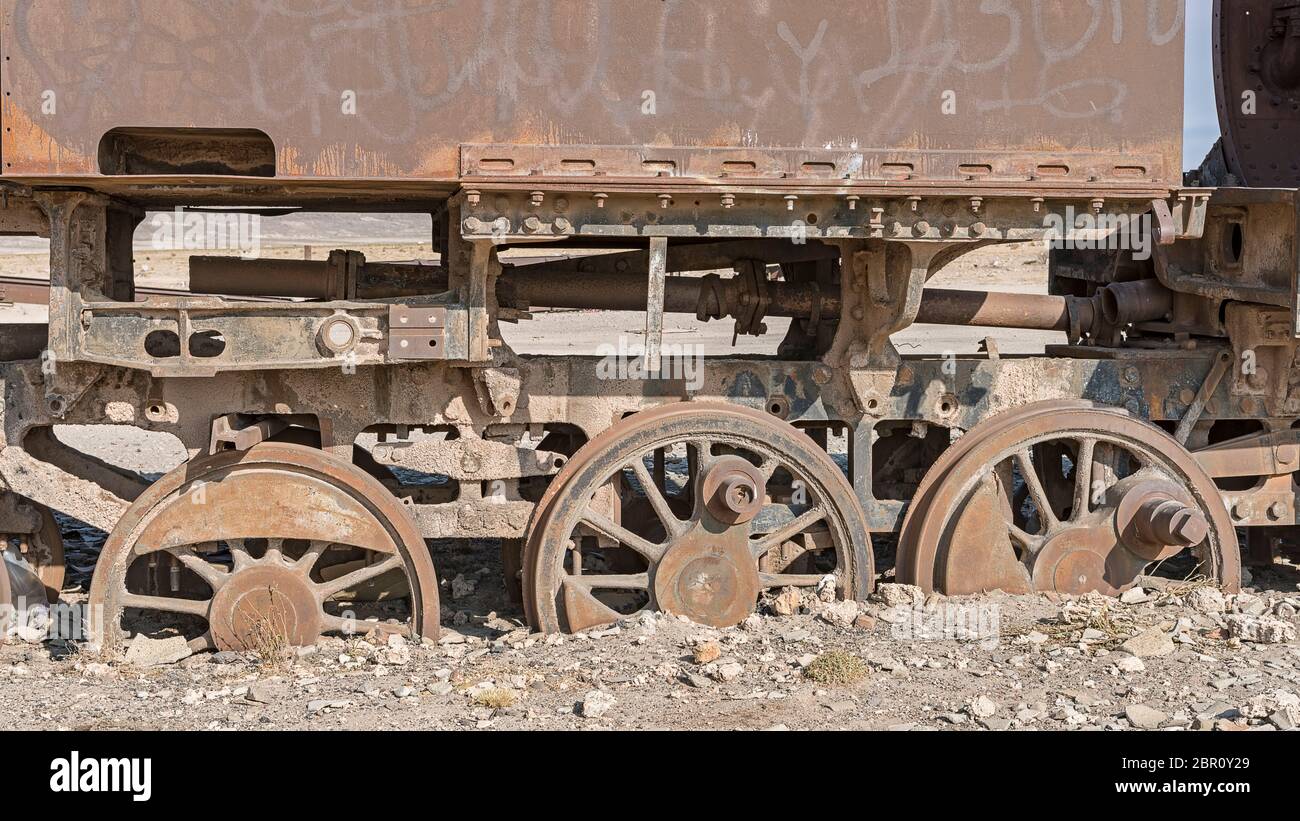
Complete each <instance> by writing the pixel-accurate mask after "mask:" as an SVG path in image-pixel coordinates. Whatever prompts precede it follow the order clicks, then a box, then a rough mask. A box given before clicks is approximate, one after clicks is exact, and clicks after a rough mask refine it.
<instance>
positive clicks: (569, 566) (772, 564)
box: [524, 403, 873, 632]
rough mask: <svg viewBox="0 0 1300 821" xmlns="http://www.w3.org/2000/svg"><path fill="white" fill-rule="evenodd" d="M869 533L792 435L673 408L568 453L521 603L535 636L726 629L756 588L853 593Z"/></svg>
mask: <svg viewBox="0 0 1300 821" xmlns="http://www.w3.org/2000/svg"><path fill="white" fill-rule="evenodd" d="M869 545H870V542H869V537H868V534H867V531H866V527H865V520H864V516H863V514H862V511H861V509H860V507H859V505H858V503H857V500H856V497H855V496H854V494H853V489H852V488H851V487H850V486H849V483H848V481H847V480H846V479H845V478H844V474H843V472H842V471H841V470H840V468H839V467H838V466H837V465H836V463H835V462H834V460H833V459H831V457H830V456H829V455H828V454H827V453H826V451H825V450H823V449H821V448H820V447H819V446H818V445H817V443H816V442H814V440H813V439H812V438H811V437H809V436H808V435H806V434H804V433H802V432H800V431H799V430H798V429H796V428H794V427H792V426H790V425H788V424H786V423H784V422H779V421H777V420H775V419H773V418H772V417H770V416H767V415H765V414H763V413H760V412H758V411H753V410H749V409H746V408H739V407H732V406H729V405H720V404H704V403H683V404H678V405H669V406H665V407H661V408H657V409H654V410H650V411H645V412H643V413H639V414H636V415H634V416H631V417H628V418H627V419H624V420H622V421H620V422H619V423H617V424H615V425H614V426H613V427H611V428H610V429H609V430H607V431H605V432H604V433H603V434H601V435H600V436H598V437H596V438H595V439H593V440H592V441H591V442H590V443H588V444H587V445H586V446H585V447H584V448H583V449H582V450H580V451H578V453H577V454H576V455H574V457H573V458H572V459H570V461H569V463H568V464H567V465H566V466H565V468H564V470H563V471H561V472H560V474H559V475H558V476H557V477H556V478H555V480H554V481H553V482H552V484H551V487H550V488H549V489H548V491H547V493H546V495H545V496H544V497H543V499H542V500H541V502H540V504H539V505H538V508H537V513H536V514H535V516H534V520H533V526H532V528H531V530H530V532H529V539H528V542H527V545H526V547H525V557H524V582H525V584H524V596H525V602H526V605H527V607H528V611H529V617H530V618H531V619H533V624H534V625H535V626H536V627H538V628H539V629H541V630H543V631H546V632H558V631H570V632H573V631H579V630H585V629H587V628H590V627H596V626H600V625H605V624H610V623H613V622H615V621H618V620H619V619H621V618H625V617H626V616H629V615H632V614H634V613H637V612H640V611H642V610H664V611H667V612H669V613H672V614H674V615H681V616H686V617H688V618H690V619H691V620H692V621H695V622H697V623H700V624H707V625H712V626H716V627H724V626H730V625H735V624H738V623H740V622H741V621H742V620H743V619H744V618H745V617H746V616H747V615H749V614H750V613H751V612H753V610H754V606H755V603H756V602H757V599H758V597H759V595H760V593H761V592H762V591H763V590H766V589H770V588H779V587H815V586H817V585H818V584H819V583H821V581H822V580H823V579H825V578H826V577H828V576H830V577H832V578H833V579H834V582H835V587H836V592H837V594H838V595H839V596H841V597H845V598H855V597H861V596H865V595H866V593H868V592H869V590H870V585H871V579H872V574H873V566H872V558H871V553H870V550H869Z"/></svg>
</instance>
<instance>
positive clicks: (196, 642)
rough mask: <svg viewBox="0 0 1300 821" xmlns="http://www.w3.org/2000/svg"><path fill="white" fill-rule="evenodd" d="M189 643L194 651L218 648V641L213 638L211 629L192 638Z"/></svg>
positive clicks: (200, 651)
mask: <svg viewBox="0 0 1300 821" xmlns="http://www.w3.org/2000/svg"><path fill="white" fill-rule="evenodd" d="M188 644H189V646H190V652H193V653H202V652H204V651H205V650H216V649H217V642H216V639H214V638H212V631H211V630H208V631H206V632H204V634H203V635H201V636H199V637H197V638H192V639H190V640H189V642H188Z"/></svg>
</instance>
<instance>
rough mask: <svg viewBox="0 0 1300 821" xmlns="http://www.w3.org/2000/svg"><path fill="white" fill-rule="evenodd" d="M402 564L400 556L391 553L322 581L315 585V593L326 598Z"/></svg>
mask: <svg viewBox="0 0 1300 821" xmlns="http://www.w3.org/2000/svg"><path fill="white" fill-rule="evenodd" d="M401 566H402V557H401V556H398V555H396V554H394V555H391V556H389V557H387V558H386V559H384V560H383V561H381V562H376V563H374V564H368V565H366V566H365V567H361V568H358V569H356V570H353V571H352V572H351V573H344V574H343V575H342V576H339V577H338V578H337V579H331V580H330V581H327V582H323V583H321V584H318V585H316V593H317V595H318V596H319V597H320V598H321V599H327V598H329V597H330V596H333V595H335V594H336V593H342V592H343V591H344V590H347V589H348V588H350V587H355V586H356V585H359V584H361V583H362V582H366V581H369V580H371V579H373V578H375V577H377V576H382V575H383V574H385V573H387V572H388V571H390V570H393V569H395V568H399V567H401Z"/></svg>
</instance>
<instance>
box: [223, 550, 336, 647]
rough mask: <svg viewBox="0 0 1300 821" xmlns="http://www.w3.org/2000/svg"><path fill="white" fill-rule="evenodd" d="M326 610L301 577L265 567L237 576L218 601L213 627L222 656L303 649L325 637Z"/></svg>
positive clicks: (249, 570)
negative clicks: (269, 648) (274, 647)
mask: <svg viewBox="0 0 1300 821" xmlns="http://www.w3.org/2000/svg"><path fill="white" fill-rule="evenodd" d="M320 612H321V609H320V604H319V603H318V602H317V601H316V598H315V597H314V596H313V595H312V592H311V589H310V588H309V587H308V586H307V583H306V582H305V581H304V580H303V579H302V577H301V576H299V575H297V574H296V573H294V572H293V571H291V570H289V569H288V568H280V567H270V566H259V567H250V568H248V569H246V570H241V571H239V572H237V573H235V574H234V575H233V576H232V577H231V579H230V581H229V582H227V583H226V584H225V585H223V586H222V587H221V589H220V590H218V591H217V593H216V595H214V596H213V597H212V606H211V609H210V610H209V615H208V623H209V625H210V626H211V628H212V638H213V641H214V642H215V643H216V645H217V649H219V650H238V651H245V650H254V649H257V648H258V647H259V646H266V644H268V643H277V644H278V643H281V642H283V643H285V644H286V645H287V646H301V645H308V644H313V643H315V641H316V639H317V637H318V636H319V635H320V632H321V626H320Z"/></svg>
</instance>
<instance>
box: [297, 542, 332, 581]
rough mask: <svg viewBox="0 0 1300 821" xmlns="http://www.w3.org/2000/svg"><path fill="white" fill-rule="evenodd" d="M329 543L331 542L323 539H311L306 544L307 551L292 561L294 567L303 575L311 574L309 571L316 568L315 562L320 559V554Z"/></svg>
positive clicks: (328, 546)
mask: <svg viewBox="0 0 1300 821" xmlns="http://www.w3.org/2000/svg"><path fill="white" fill-rule="evenodd" d="M331 544H332V542H327V541H325V540H324V539H313V540H312V542H311V544H310V545H308V546H307V551H306V552H305V553H303V554H302V556H301V557H300V558H299V559H298V561H297V562H295V563H294V565H293V567H294V569H295V570H297V571H298V572H299V573H301V574H302V575H304V576H309V575H311V571H312V570H314V569H315V568H316V562H318V561H320V557H321V555H322V554H324V553H325V551H326V550H329V548H330V545H331Z"/></svg>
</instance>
